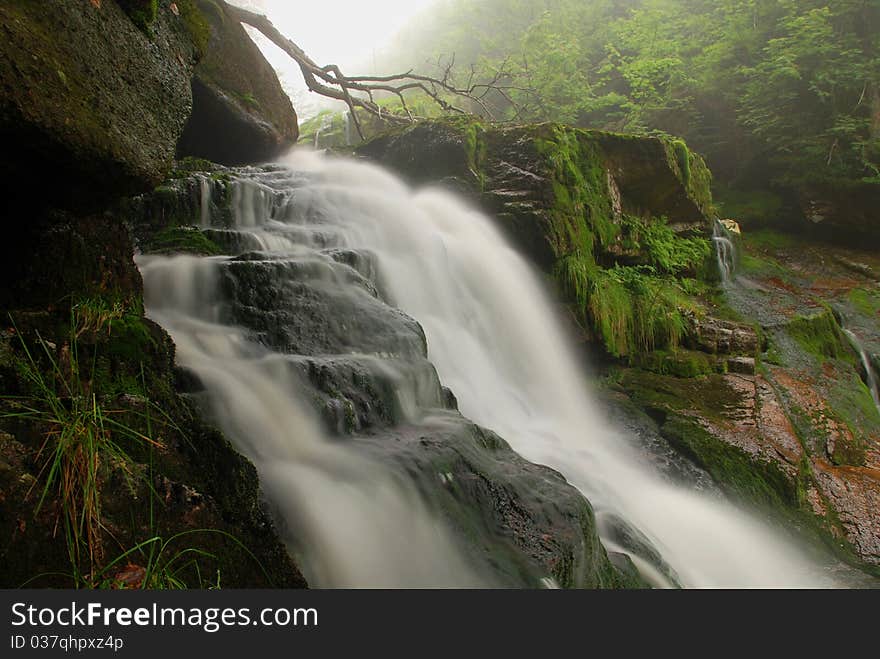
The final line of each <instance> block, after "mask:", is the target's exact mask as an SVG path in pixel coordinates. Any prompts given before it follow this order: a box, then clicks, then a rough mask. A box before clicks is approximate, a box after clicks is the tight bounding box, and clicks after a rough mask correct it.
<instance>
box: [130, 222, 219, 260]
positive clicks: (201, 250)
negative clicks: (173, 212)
mask: <svg viewBox="0 0 880 659" xmlns="http://www.w3.org/2000/svg"><path fill="white" fill-rule="evenodd" d="M144 251H147V252H153V253H157V254H181V253H183V254H198V255H203V256H214V255H217V254H222V253H223V250H222V249H221V248H220V246H219V245H218V244H217V243H215V242H214V241H213V240H211V239H210V238H208V237H207V236H206V235H205V234H204V233H203V232H202V231H200V230H199V229H197V228H195V227H185V226H183V227H169V228H167V229H163V230H162V231H160V232H158V233H157V234H156V235H155V236H153V237H152V238H151V239H150V240H149V242H148V243H147V244H146V245H145V246H144Z"/></svg>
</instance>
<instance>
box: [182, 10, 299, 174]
mask: <svg viewBox="0 0 880 659" xmlns="http://www.w3.org/2000/svg"><path fill="white" fill-rule="evenodd" d="M198 6H199V7H200V8H201V9H202V12H203V14H204V16H205V17H206V18H207V20H208V22H209V23H210V26H211V38H210V41H209V44H208V52H207V55H206V56H205V58H204V59H203V60H202V61H201V62H200V63H199V65H198V67H196V71H195V75H194V77H193V80H192V92H193V112H192V116H191V117H190V120H189V122H188V123H187V125H186V129H185V130H184V133H183V135H182V136H181V139H180V144H179V146H178V154H179V155H180V156H197V157H200V158H207V159H208V160H212V161H214V162H218V163H222V164H225V165H241V164H249V163H255V162H263V161H267V160H271V159H272V158H274V157H275V156H276V155H278V154H279V153H281V152H282V151H283V150H285V149H286V148H288V147H290V146H292V145H293V144H294V143H295V142H296V139H297V137H298V135H299V130H298V127H297V118H296V113H295V112H294V110H293V106H292V105H291V103H290V98H289V97H288V96H287V94H286V93H285V92H284V90H283V89H282V88H281V84H280V83H279V82H278V77H277V76H276V75H275V71H274V70H273V69H272V66H271V65H270V64H269V62H267V61H266V58H265V57H263V54H262V53H261V52H260V49H259V48H257V46H256V44H254V42H253V41H252V40H251V38H250V37H249V36H248V34H247V32H245V30H244V27H242V25H241V23H239V22H238V21H236V20H234V19H233V18H231V17H230V16H229V15H227V13H226V11H225V10H224V3H222V2H219V3H218V2H210V1H206V2H198Z"/></svg>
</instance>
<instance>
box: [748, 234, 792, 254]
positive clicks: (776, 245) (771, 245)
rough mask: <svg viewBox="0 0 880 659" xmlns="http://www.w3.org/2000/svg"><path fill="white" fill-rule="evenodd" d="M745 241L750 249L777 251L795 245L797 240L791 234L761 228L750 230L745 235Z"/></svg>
mask: <svg viewBox="0 0 880 659" xmlns="http://www.w3.org/2000/svg"><path fill="white" fill-rule="evenodd" d="M745 243H746V245H747V246H748V247H749V249H753V250H761V251H770V252H775V251H779V250H783V249H788V248H791V247H794V246H795V245H796V244H797V240H796V239H795V238H794V237H793V236H791V235H789V234H785V233H780V232H779V231H774V230H773V229H760V230H758V231H748V232H747V233H746V235H745Z"/></svg>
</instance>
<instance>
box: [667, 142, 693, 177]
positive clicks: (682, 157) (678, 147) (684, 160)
mask: <svg viewBox="0 0 880 659" xmlns="http://www.w3.org/2000/svg"><path fill="white" fill-rule="evenodd" d="M672 149H673V150H674V151H675V162H676V164H677V165H678V169H679V171H680V172H681V180H682V182H683V183H684V185H685V187H688V186H689V185H690V183H691V152H690V150H689V149H688V147H687V144H685V143H684V140H675V141H673V142H672Z"/></svg>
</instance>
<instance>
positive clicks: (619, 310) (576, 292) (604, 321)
mask: <svg viewBox="0 0 880 659" xmlns="http://www.w3.org/2000/svg"><path fill="white" fill-rule="evenodd" d="M557 277H558V279H559V281H560V283H561V285H562V287H563V290H564V291H565V292H566V293H567V294H568V295H569V296H570V297H571V298H572V299H573V300H575V301H576V303H577V306H578V308H579V309H581V310H582V312H583V314H584V316H585V319H586V320H587V321H588V323H589V325H590V326H591V327H592V328H593V329H594V331H595V332H596V333H597V334H598V336H599V338H600V339H601V340H602V343H603V345H604V346H605V349H606V350H607V351H608V353H609V354H611V355H613V356H615V357H625V356H634V355H637V354H639V353H644V352H649V351H652V350H656V349H661V348H676V347H677V346H678V345H679V344H680V343H681V340H682V339H683V338H684V336H685V334H686V332H687V331H688V327H689V320H688V319H689V316H691V315H692V314H694V313H697V308H696V306H695V304H694V302H693V300H692V299H691V298H690V296H689V295H687V293H685V291H684V290H682V288H681V285H680V284H679V283H678V282H677V281H676V280H675V279H674V278H672V277H664V276H659V275H657V274H656V273H655V272H654V271H653V270H652V269H650V268H639V267H630V266H620V265H618V266H614V267H613V268H608V269H602V268H598V267H596V266H595V264H594V263H592V262H591V261H590V260H587V259H583V258H579V257H577V256H570V257H567V258H564V259H562V260H561V261H560V262H559V264H558V266H557Z"/></svg>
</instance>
